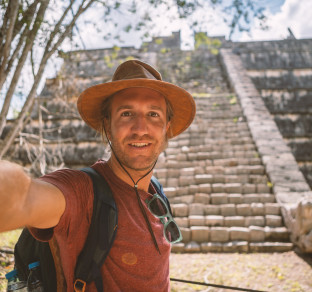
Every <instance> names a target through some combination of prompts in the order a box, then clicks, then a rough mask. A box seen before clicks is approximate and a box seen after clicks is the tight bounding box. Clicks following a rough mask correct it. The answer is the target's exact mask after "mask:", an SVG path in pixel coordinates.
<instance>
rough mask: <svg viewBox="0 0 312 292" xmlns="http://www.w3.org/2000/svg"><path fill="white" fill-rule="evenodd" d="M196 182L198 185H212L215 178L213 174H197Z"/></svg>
mask: <svg viewBox="0 0 312 292" xmlns="http://www.w3.org/2000/svg"><path fill="white" fill-rule="evenodd" d="M195 182H196V184H206V183H209V184H210V183H212V182H213V177H212V175H211V174H196V175H195Z"/></svg>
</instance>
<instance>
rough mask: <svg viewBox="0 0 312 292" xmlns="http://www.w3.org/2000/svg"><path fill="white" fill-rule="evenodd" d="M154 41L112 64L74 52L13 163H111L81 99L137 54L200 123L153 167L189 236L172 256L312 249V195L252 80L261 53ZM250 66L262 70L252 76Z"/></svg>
mask: <svg viewBox="0 0 312 292" xmlns="http://www.w3.org/2000/svg"><path fill="white" fill-rule="evenodd" d="M175 37H178V38H179V35H178V34H176V35H175ZM158 43H159V42H157V43H154V44H153V46H151V47H153V48H154V49H153V51H145V50H141V49H135V48H131V47H126V48H121V49H120V51H118V54H117V55H118V57H116V58H113V59H110V56H113V55H115V53H116V52H115V51H114V48H110V49H99V50H92V51H76V52H69V53H68V54H67V57H66V58H65V59H64V65H63V67H62V70H61V72H60V74H59V76H57V77H56V78H54V79H50V80H47V82H46V85H45V87H44V89H43V91H42V93H41V95H40V98H38V99H37V100H36V105H35V106H34V110H33V112H32V114H31V119H32V120H31V122H30V123H29V124H28V125H27V126H26V127H25V129H24V131H23V133H21V134H20V136H19V138H18V139H16V144H15V145H14V146H13V147H12V149H11V153H10V159H12V160H15V161H18V162H20V163H22V164H23V165H24V166H25V167H27V168H29V169H30V171H31V172H32V173H33V174H34V175H36V176H37V175H41V174H43V173H46V172H49V171H53V170H55V169H57V168H59V167H69V168H72V169H79V168H82V167H84V166H86V165H90V164H93V163H94V162H95V161H96V160H97V159H98V158H100V157H102V158H107V155H108V153H107V152H106V149H105V147H103V144H102V141H101V137H100V135H96V133H95V131H94V130H92V129H90V128H89V127H88V126H87V125H85V124H84V123H83V122H82V121H81V119H80V117H79V115H78V113H77V110H76V99H77V96H78V94H79V92H81V91H82V90H83V89H85V88H86V87H88V86H91V85H94V84H97V83H101V82H107V81H109V79H110V78H111V76H112V74H113V72H114V69H115V68H116V67H117V66H118V64H119V63H120V62H122V61H125V60H126V59H128V58H139V59H142V60H144V61H146V62H148V63H150V64H153V65H155V67H156V68H158V69H159V70H160V72H161V73H162V76H163V78H164V80H166V81H168V82H173V83H174V84H178V85H179V86H181V87H183V88H185V89H187V90H188V91H189V92H191V93H192V95H193V96H194V97H195V100H196V104H197V114H196V117H195V121H194V123H193V124H192V125H191V127H190V128H189V129H188V130H187V131H185V132H184V133H182V134H181V135H179V136H178V137H176V138H174V139H172V140H170V141H169V145H168V148H167V149H166V150H165V151H164V153H163V154H161V156H160V157H159V159H158V162H157V165H156V169H155V176H156V177H158V179H159V180H160V182H161V183H162V184H163V186H164V188H165V192H166V195H167V196H168V198H169V200H170V202H171V205H172V210H173V214H174V216H175V219H176V221H177V222H178V224H179V225H180V227H181V230H182V234H183V242H182V243H179V244H175V245H174V246H173V249H172V250H173V251H174V252H281V251H288V250H290V249H292V248H293V247H294V245H295V246H296V247H299V248H300V250H302V251H304V252H311V251H312V231H311V228H312V225H311V214H312V192H311V190H310V188H309V186H308V184H307V183H306V181H305V178H304V176H303V174H302V173H301V172H300V170H299V168H298V164H297V162H296V160H295V158H294V156H293V155H292V153H291V151H290V149H289V147H288V146H287V145H286V143H285V141H284V139H283V137H282V135H281V133H280V131H279V129H278V127H277V125H276V123H275V122H274V119H273V118H274V117H273V116H272V113H270V112H269V111H268V109H267V108H266V106H265V103H264V101H263V98H262V97H261V95H260V94H259V92H258V90H257V88H256V87H255V85H254V84H253V83H252V79H251V77H252V78H253V80H254V82H255V83H256V84H258V83H259V82H258V83H257V80H258V79H257V78H256V79H255V76H256V77H257V76H259V75H261V74H262V75H263V72H262V71H261V72H260V73H259V72H258V71H259V70H258V71H257V72H255V68H256V69H257V66H258V65H259V66H262V59H261V58H260V57H261V56H262V55H261V54H262V50H260V51H259V52H258V51H257V52H258V53H259V54H258V55H257V56H258V57H257V58H256V57H255V56H254V53H253V50H247V53H248V54H247V53H246V50H244V49H242V48H241V46H243V47H244V46H245V44H243V43H237V44H234V43H228V42H225V40H223V41H222V48H221V49H220V51H219V54H217V55H216V54H214V53H212V52H211V51H210V50H209V49H208V48H204V47H203V48H199V49H197V50H194V51H181V50H180V48H179V46H178V45H177V44H178V43H179V40H178V39H177V40H176V42H175V46H174V47H172V48H171V49H170V50H166V52H164V51H161V50H158V49H159V48H158V49H157V45H158ZM309 43H310V41H309ZM264 45H265V46H268V45H270V46H273V47H274V45H276V44H275V42H273V43H272V44H268V43H264ZM280 45H284V43H282V44H280ZM280 45H279V46H280ZM286 45H287V44H286ZM303 45H304V46H305V42H304V43H303ZM247 46H252V48H253V47H255V48H256V47H257V46H258V44H257V43H255V44H247ZM273 51H274V50H273ZM246 54H247V55H246ZM280 55H282V56H284V54H280ZM295 55H296V56H297V53H296V54H295ZM259 56H260V57H259ZM270 56H271V55H270ZM274 56H275V55H274ZM108 59H110V62H107V60H108ZM269 59H270V60H271V59H272V60H275V57H272V56H271V57H270V58H269ZM286 59H287V58H286ZM244 60H245V61H244ZM246 60H251V61H256V65H257V66H245V67H246V68H247V70H246V68H245V67H244V64H245V65H246V64H247V65H248V64H249V63H250V62H251V61H250V62H249V61H248V62H247V61H246ZM282 60H283V58H282ZM254 67H255V68H254ZM261 68H262V67H261ZM283 72H284V71H283ZM283 72H282V73H283ZM296 72H297V71H296ZM269 73H270V74H271V73H272V72H271V71H270V72H269ZM283 74H284V73H283ZM262 75H261V76H262ZM265 76H266V75H265ZM274 76H275V75H274ZM259 80H260V79H259ZM265 80H266V79H265ZM273 81H274V80H273ZM273 81H272V82H273ZM258 85H259V84H258ZM260 90H261V88H260ZM262 91H263V90H262ZM234 92H235V94H234ZM262 93H263V92H262ZM275 94H276V92H275ZM274 96H275V95H273V93H272V96H271V97H270V98H271V99H272V102H277V103H279V99H275V98H274ZM306 98H307V99H308V95H307V97H306ZM267 104H269V105H270V103H267ZM294 104H295V103H294ZM296 104H297V103H296ZM291 105H292V104H291ZM307 121H309V120H307ZM307 125H308V124H307ZM9 126H10V123H8V127H9ZM308 133H309V132H308ZM42 145H44V147H42ZM305 145H308V144H305Z"/></svg>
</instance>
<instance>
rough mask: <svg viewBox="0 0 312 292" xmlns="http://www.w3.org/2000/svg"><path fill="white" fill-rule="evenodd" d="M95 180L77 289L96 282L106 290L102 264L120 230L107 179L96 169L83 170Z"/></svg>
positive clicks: (98, 288)
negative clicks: (88, 226) (91, 210)
mask: <svg viewBox="0 0 312 292" xmlns="http://www.w3.org/2000/svg"><path fill="white" fill-rule="evenodd" d="M81 170H82V171H83V172H85V173H87V174H88V175H89V176H90V177H91V179H92V183H93V192H94V200H93V212H92V219H91V224H90V228H89V232H88V236H87V240H86V242H85V245H84V247H83V250H82V251H81V253H80V255H79V257H78V259H77V264H76V267H75V283H74V290H75V291H84V289H85V286H86V284H87V283H90V282H93V281H95V285H96V287H97V290H98V291H103V285H102V277H101V266H102V264H103V263H104V261H105V259H106V257H107V255H108V253H109V251H110V248H111V247H112V244H113V241H114V239H115V236H116V232H117V223H118V212H117V206H116V203H115V200H114V197H113V194H112V192H111V190H110V188H109V185H108V183H107V182H106V181H105V179H104V178H103V177H102V176H101V175H100V174H99V173H98V172H97V171H96V170H94V169H93V168H90V167H87V168H84V169H81Z"/></svg>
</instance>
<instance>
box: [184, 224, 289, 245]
mask: <svg viewBox="0 0 312 292" xmlns="http://www.w3.org/2000/svg"><path fill="white" fill-rule="evenodd" d="M180 230H181V234H182V237H183V239H182V242H183V243H188V242H192V241H194V242H197V243H204V242H223V243H226V242H230V241H247V242H265V241H270V242H288V241H289V231H288V230H287V228H286V227H271V226H266V227H260V226H257V225H251V226H246V227H243V226H231V227H227V226H213V227H210V226H191V227H190V228H187V227H180Z"/></svg>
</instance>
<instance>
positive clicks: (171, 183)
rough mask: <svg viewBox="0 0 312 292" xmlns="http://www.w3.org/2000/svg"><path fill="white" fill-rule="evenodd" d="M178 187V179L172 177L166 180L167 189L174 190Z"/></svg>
mask: <svg viewBox="0 0 312 292" xmlns="http://www.w3.org/2000/svg"><path fill="white" fill-rule="evenodd" d="M178 185H179V179H177V178H174V177H169V178H168V179H167V187H169V188H176V187H177V186H178Z"/></svg>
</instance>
